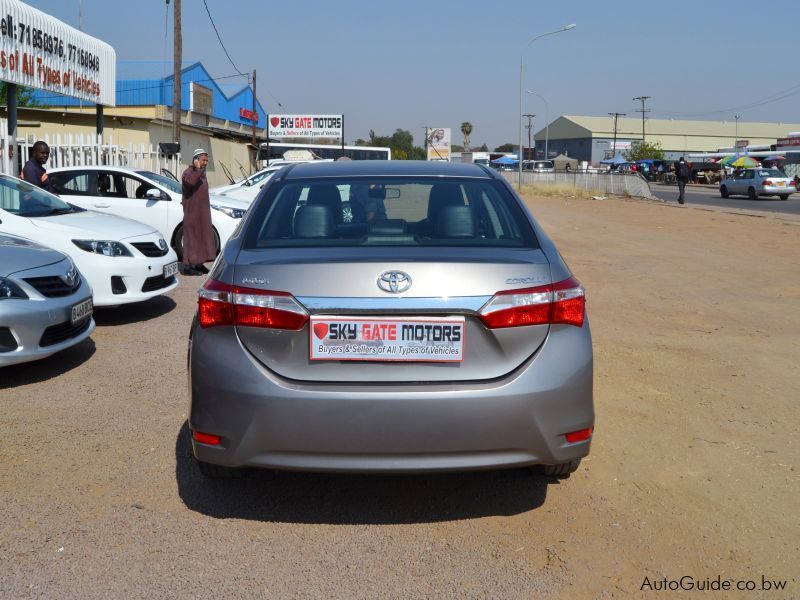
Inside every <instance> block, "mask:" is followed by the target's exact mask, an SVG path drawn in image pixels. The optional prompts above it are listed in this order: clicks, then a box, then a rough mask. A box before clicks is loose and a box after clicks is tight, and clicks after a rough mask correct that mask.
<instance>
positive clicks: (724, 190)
mask: <svg viewBox="0 0 800 600" xmlns="http://www.w3.org/2000/svg"><path fill="white" fill-rule="evenodd" d="M719 195H720V196H722V197H723V198H727V197H728V196H729V195H730V194H728V186H727V185H723V186H722V187H720V188H719Z"/></svg>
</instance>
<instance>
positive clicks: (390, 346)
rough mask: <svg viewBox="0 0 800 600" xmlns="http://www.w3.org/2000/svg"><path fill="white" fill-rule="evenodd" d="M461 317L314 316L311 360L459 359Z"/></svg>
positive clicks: (461, 350)
mask: <svg viewBox="0 0 800 600" xmlns="http://www.w3.org/2000/svg"><path fill="white" fill-rule="evenodd" d="M465 330H466V327H465V322H464V317H441V318H436V317H416V318H412V317H409V318H391V317H373V318H370V317H334V316H313V317H311V327H310V333H309V358H310V359H311V360H362V361H363V360H370V361H385V362H391V361H397V362H404V361H405V362H407V361H415V362H461V361H463V360H464V337H465V333H466V331H465Z"/></svg>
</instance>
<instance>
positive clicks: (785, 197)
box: [778, 194, 789, 200]
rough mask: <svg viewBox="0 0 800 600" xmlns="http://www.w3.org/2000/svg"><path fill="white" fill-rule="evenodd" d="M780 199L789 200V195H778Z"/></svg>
mask: <svg viewBox="0 0 800 600" xmlns="http://www.w3.org/2000/svg"><path fill="white" fill-rule="evenodd" d="M778 198H780V199H781V200H788V199H789V194H778Z"/></svg>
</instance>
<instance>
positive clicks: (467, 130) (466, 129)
mask: <svg viewBox="0 0 800 600" xmlns="http://www.w3.org/2000/svg"><path fill="white" fill-rule="evenodd" d="M461 135H463V136H464V150H466V151H467V152H469V136H470V135H472V123H470V122H469V121H464V122H463V123H462V124H461Z"/></svg>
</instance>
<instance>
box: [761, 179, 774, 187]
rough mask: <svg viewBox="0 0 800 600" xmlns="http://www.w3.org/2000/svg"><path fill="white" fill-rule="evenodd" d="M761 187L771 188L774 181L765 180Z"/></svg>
mask: <svg viewBox="0 0 800 600" xmlns="http://www.w3.org/2000/svg"><path fill="white" fill-rule="evenodd" d="M761 185H763V186H764V187H767V186H769V185H772V180H770V179H765V180H764V182H763V183H762V184H761Z"/></svg>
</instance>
